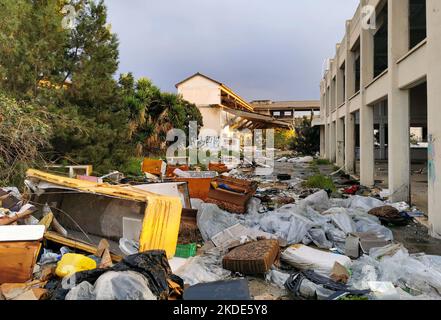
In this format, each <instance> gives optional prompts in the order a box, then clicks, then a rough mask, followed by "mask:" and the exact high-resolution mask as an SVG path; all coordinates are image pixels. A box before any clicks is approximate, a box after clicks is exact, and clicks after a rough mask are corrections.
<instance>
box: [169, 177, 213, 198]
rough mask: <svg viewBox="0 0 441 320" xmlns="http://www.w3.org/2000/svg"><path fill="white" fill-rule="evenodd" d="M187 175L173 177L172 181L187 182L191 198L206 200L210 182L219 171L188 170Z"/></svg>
mask: <svg viewBox="0 0 441 320" xmlns="http://www.w3.org/2000/svg"><path fill="white" fill-rule="evenodd" d="M185 175H186V176H185V177H176V178H173V179H172V181H175V182H187V183H188V191H189V193H190V198H192V199H201V200H203V201H205V200H206V199H207V198H208V192H209V190H210V184H211V182H212V181H213V179H214V178H215V177H216V176H217V173H216V172H213V171H201V172H198V171H187V172H185Z"/></svg>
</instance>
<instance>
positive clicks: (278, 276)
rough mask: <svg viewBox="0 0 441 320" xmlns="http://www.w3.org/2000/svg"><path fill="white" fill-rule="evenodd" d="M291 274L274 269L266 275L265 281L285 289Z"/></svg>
mask: <svg viewBox="0 0 441 320" xmlns="http://www.w3.org/2000/svg"><path fill="white" fill-rule="evenodd" d="M289 276H290V275H289V273H284V272H281V271H279V270H276V269H272V270H270V271H268V272H267V273H266V274H265V280H266V281H267V282H271V283H272V284H274V285H275V286H277V287H279V288H281V289H284V288H285V282H286V280H288V278H289Z"/></svg>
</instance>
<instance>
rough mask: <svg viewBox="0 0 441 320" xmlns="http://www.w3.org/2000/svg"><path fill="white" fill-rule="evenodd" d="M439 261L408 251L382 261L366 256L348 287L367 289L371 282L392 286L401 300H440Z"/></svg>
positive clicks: (358, 264) (400, 251)
mask: <svg viewBox="0 0 441 320" xmlns="http://www.w3.org/2000/svg"><path fill="white" fill-rule="evenodd" d="M440 259H441V257H434V256H426V255H409V253H408V252H407V250H405V249H400V250H398V251H397V252H396V253H395V254H393V255H392V256H383V257H382V258H381V259H380V260H376V259H374V258H373V257H371V256H367V255H365V256H363V257H361V258H360V259H359V260H357V261H355V262H354V263H353V265H352V267H351V270H352V277H351V279H350V281H349V284H351V285H352V286H353V287H355V288H357V289H366V288H368V287H369V282H371V281H381V282H392V283H393V284H394V285H395V286H396V287H399V288H400V289H401V290H399V291H398V292H399V294H400V299H437V300H441V272H440V269H439V267H440V265H439V262H440V261H439V260H440ZM403 290H404V291H405V292H407V293H403Z"/></svg>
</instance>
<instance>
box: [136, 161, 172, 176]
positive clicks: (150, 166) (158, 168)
mask: <svg viewBox="0 0 441 320" xmlns="http://www.w3.org/2000/svg"><path fill="white" fill-rule="evenodd" d="M166 167H167V165H166V163H165V162H164V161H162V160H153V159H147V158H146V159H144V160H143V162H142V166H141V170H142V172H144V173H150V174H153V175H155V176H160V177H161V176H163V175H165V171H166Z"/></svg>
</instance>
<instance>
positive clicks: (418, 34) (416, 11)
mask: <svg viewBox="0 0 441 320" xmlns="http://www.w3.org/2000/svg"><path fill="white" fill-rule="evenodd" d="M426 37H427V22H426V0H409V49H412V48H413V47H415V46H416V45H417V44H418V43H420V42H421V41H423V40H424V39H426Z"/></svg>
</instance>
